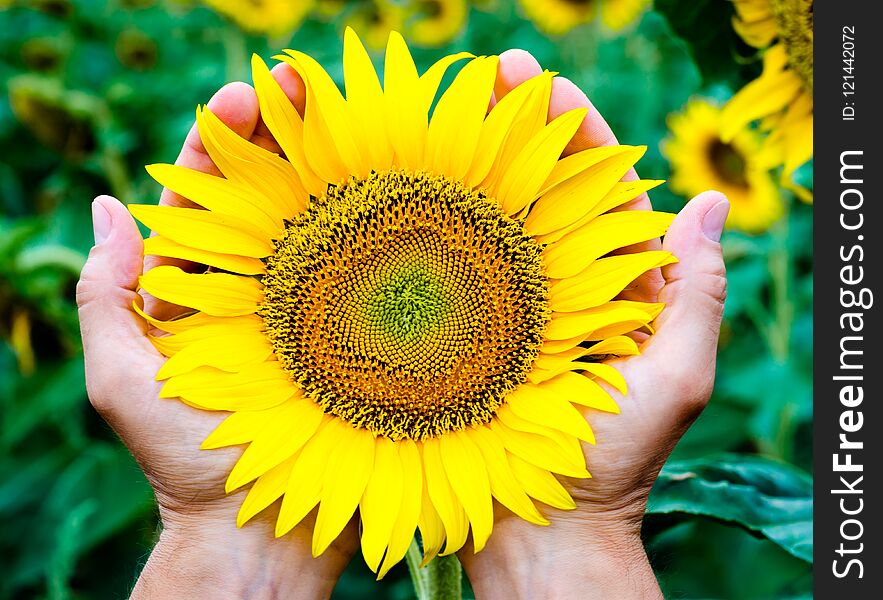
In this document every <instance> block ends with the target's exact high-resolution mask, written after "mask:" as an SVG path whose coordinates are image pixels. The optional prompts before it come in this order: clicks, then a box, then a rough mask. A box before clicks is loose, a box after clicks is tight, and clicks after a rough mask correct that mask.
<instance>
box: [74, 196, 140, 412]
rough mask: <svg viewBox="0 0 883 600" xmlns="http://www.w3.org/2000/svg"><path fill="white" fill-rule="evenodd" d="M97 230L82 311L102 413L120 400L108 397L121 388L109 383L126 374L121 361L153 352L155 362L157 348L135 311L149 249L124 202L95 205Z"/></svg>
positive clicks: (81, 292)
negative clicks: (145, 251)
mask: <svg viewBox="0 0 883 600" xmlns="http://www.w3.org/2000/svg"><path fill="white" fill-rule="evenodd" d="M92 226H93V230H94V233H95V246H94V247H93V248H92V250H91V251H90V252H89V258H88V260H87V261H86V264H85V266H84V267H83V270H82V272H81V273H80V281H79V282H78V283H77V306H78V307H79V318H80V334H81V335H82V338H83V351H84V353H85V359H86V381H87V385H88V387H89V388H90V389H89V397H90V399H92V401H93V403H95V405H96V407H97V408H99V409H100V408H101V407H100V406H99V403H104V400H105V398H107V397H108V396H112V395H114V394H111V393H108V392H109V391H110V390H109V388H112V387H115V384H114V382H112V381H108V378H109V376H110V375H111V374H112V373H114V372H120V371H122V370H123V369H120V368H119V366H120V364H121V361H128V360H129V358H131V356H130V355H132V353H133V352H134V353H138V352H139V351H141V350H147V349H148V348H149V350H148V354H147V356H149V355H150V354H151V353H152V352H151V351H152V347H151V346H150V342H149V341H148V340H147V338H146V336H145V332H146V324H145V323H144V322H143V320H142V319H140V318H138V316H137V315H136V314H135V312H134V311H133V310H132V303H133V302H134V301H135V299H136V298H137V293H136V291H135V290H136V287H137V284H138V276H139V275H140V274H141V268H142V260H143V249H144V244H143V241H142V240H141V233H140V231H139V230H138V226H137V225H136V224H135V221H134V220H133V219H132V217H131V215H130V214H129V211H128V210H126V208H125V207H124V206H123V205H122V204H121V203H120V201H119V200H117V199H116V198H112V197H110V196H99V197H97V198H96V199H95V200H94V201H93V202H92ZM123 364H125V362H124V363H123ZM111 379H112V378H111ZM117 383H121V382H117ZM107 384H110V385H107Z"/></svg>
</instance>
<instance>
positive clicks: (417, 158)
mask: <svg viewBox="0 0 883 600" xmlns="http://www.w3.org/2000/svg"><path fill="white" fill-rule="evenodd" d="M419 79H420V77H419V76H418V75H417V67H416V66H415V65H414V59H412V58H411V53H410V52H409V51H408V46H407V44H406V43H405V40H404V38H403V37H402V36H401V34H400V33H399V32H397V31H392V32H390V34H389V43H388V44H387V47H386V62H385V64H384V69H383V91H384V100H385V103H386V115H385V116H386V128H387V135H388V136H389V139H390V141H391V143H392V146H393V148H394V149H395V155H396V160H397V162H398V165H399V166H401V167H404V168H406V169H408V170H412V171H413V170H417V169H419V168H420V167H421V166H422V164H423V150H424V145H425V144H426V131H427V128H428V124H429V119H428V114H429V104H428V103H426V104H424V102H423V101H422V99H418V98H415V97H414V90H415V89H416V88H417V87H418V85H419Z"/></svg>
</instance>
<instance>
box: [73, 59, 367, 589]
mask: <svg viewBox="0 0 883 600" xmlns="http://www.w3.org/2000/svg"><path fill="white" fill-rule="evenodd" d="M274 76H275V77H276V79H277V81H279V83H280V85H281V86H282V88H283V89H284V90H285V91H286V93H287V94H288V96H289V98H290V99H291V100H292V102H293V103H294V104H295V106H298V107H299V108H300V110H303V84H302V83H301V81H300V79H299V78H298V77H297V75H295V73H294V71H293V70H292V69H291V68H290V67H288V66H287V65H280V66H278V67H277V68H276V69H274ZM208 106H209V108H210V109H211V110H212V111H213V112H214V114H215V115H217V116H218V117H219V118H220V119H222V120H223V121H224V122H225V123H226V124H227V125H228V126H229V127H231V128H232V129H233V130H234V131H236V132H237V133H238V134H239V135H241V136H242V137H244V138H246V139H250V140H251V141H252V142H253V143H256V144H258V145H261V146H263V147H264V148H267V149H269V150H273V151H276V152H280V153H281V151H280V150H279V149H278V146H276V145H275V142H274V141H273V140H272V137H271V136H270V134H269V132H268V131H267V129H266V127H265V126H264V125H263V123H262V122H261V120H260V117H259V114H258V101H257V97H256V96H255V92H254V90H253V89H252V88H251V87H250V86H248V85H246V84H243V83H235V84H230V85H227V86H225V87H224V88H222V89H221V90H220V91H219V92H218V93H217V94H216V95H215V96H214V97H213V98H212V100H211V101H210V102H209V104H208ZM177 164H179V165H183V166H186V167H189V168H191V169H196V170H200V171H204V172H207V173H214V174H219V173H218V171H217V168H216V167H215V165H214V164H213V163H212V162H211V160H210V158H209V157H208V155H207V154H206V151H205V148H204V147H203V145H202V143H201V141H200V139H199V133H198V131H197V129H196V127H195V126H194V127H193V129H192V130H191V131H190V133H189V135H188V136H187V139H186V141H185V142H184V147H183V149H182V150H181V154H180V156H179V157H178V160H177ZM160 204H166V205H178V206H185V205H189V203H188V202H187V201H186V200H185V199H183V198H181V197H180V196H178V195H176V194H174V193H172V192H171V191H169V190H165V191H163V194H162V197H161V199H160ZM92 214H93V223H94V228H95V247H94V248H93V249H92V251H91V252H90V254H89V260H88V261H87V263H86V266H85V267H84V268H83V272H82V275H81V278H80V282H79V284H78V286H77V303H78V305H79V315H80V325H81V331H82V336H83V347H84V351H85V360H86V386H87V390H88V393H89V398H90V400H91V402H92V404H93V406H94V407H95V408H96V409H97V410H98V412H99V413H100V414H101V416H102V417H103V418H104V419H105V420H106V421H107V422H108V424H110V426H111V427H112V428H113V429H114V431H115V432H116V433H117V435H119V437H120V439H121V440H122V441H123V443H124V444H125V445H126V446H127V447H128V449H129V451H130V452H131V453H132V455H133V456H134V457H135V459H136V460H137V461H138V463H139V465H140V466H141V468H142V469H143V470H144V473H145V475H146V476H147V479H148V481H149V482H150V485H151V486H152V487H153V490H154V492H155V494H156V499H157V503H158V505H159V513H160V518H161V519H162V522H163V527H164V530H163V532H162V534H161V536H160V540H159V542H158V544H157V546H156V548H155V549H154V551H153V553H152V555H151V557H150V559H149V561H148V563H147V565H146V566H145V568H144V571H143V573H142V576H141V578H140V579H139V581H138V584H137V585H136V587H135V590H134V592H133V595H132V597H133V598H243V597H246V596H247V597H249V598H274V597H279V598H321V597H328V596H329V595H330V593H331V590H332V588H333V586H334V583H335V582H336V580H337V579H338V577H339V576H340V573H341V572H342V571H343V569H344V568H345V566H346V564H347V563H348V562H349V559H350V557H351V556H352V554H353V553H354V551H355V549H356V547H357V539H356V532H355V527H354V524H351V525H350V527H349V528H348V530H346V531H345V532H344V534H342V535H341V536H340V537H339V538H338V539H337V541H336V542H335V543H334V544H333V545H332V547H331V548H329V550H328V551H326V552H325V553H324V554H323V555H322V556H321V557H319V558H317V559H313V558H311V552H310V545H311V535H312V519H310V518H308V519H307V520H306V521H305V522H304V523H302V524H301V525H300V526H298V527H296V528H295V529H294V530H292V531H291V532H290V533H289V534H287V535H286V536H285V537H284V538H283V539H281V540H278V541H276V540H274V535H273V530H274V524H273V520H272V519H270V518H264V517H261V516H258V517H257V518H256V519H255V520H254V522H253V523H254V524H253V525H250V526H249V527H248V528H246V529H243V530H237V529H236V525H235V523H236V514H237V512H238V510H239V507H240V505H241V504H242V499H243V496H244V494H245V491H239V492H236V493H233V494H230V495H227V494H225V492H224V481H225V479H226V477H227V475H228V474H229V472H230V470H231V468H232V467H233V465H234V463H235V462H236V460H237V459H238V458H239V455H240V454H241V450H239V449H236V448H226V449H219V450H215V451H213V452H203V451H200V449H199V445H200V442H201V441H202V440H203V439H205V437H206V436H207V435H208V434H209V433H210V432H211V431H212V430H213V429H214V428H215V427H216V426H217V425H218V424H219V423H220V422H221V421H222V420H223V418H224V416H225V414H224V413H212V412H206V411H201V410H196V409H194V408H191V407H189V406H186V405H185V404H183V403H181V402H179V401H178V400H167V399H159V397H158V393H159V390H160V387H161V385H162V384H161V383H160V382H157V381H155V376H156V373H157V371H158V370H159V368H160V367H161V366H162V364H163V362H164V361H165V358H164V357H163V356H162V355H161V354H160V353H159V352H158V351H157V350H156V349H155V348H154V347H153V345H152V344H151V342H150V340H149V339H148V334H150V333H156V332H152V331H150V329H151V328H150V327H149V325H148V324H146V323H145V321H144V320H143V319H142V318H141V317H140V316H139V315H138V314H136V312H135V311H134V310H133V308H132V304H133V302H136V301H137V302H139V303H140V302H142V297H141V296H140V295H139V294H138V293H137V292H136V289H137V282H138V277H139V275H141V272H142V258H143V243H142V240H141V234H140V232H139V230H138V227H137V226H136V225H135V222H134V220H133V219H132V217H131V216H130V215H129V213H128V211H127V210H126V208H125V207H124V206H123V205H122V204H120V203H119V202H118V201H117V200H115V199H113V198H110V197H107V196H102V197H99V198H97V199H96V200H95V201H94V203H93V205H92ZM161 261H164V262H166V263H168V262H170V261H169V259H158V258H157V257H150V256H149V257H147V261H146V264H145V265H144V266H145V268H147V269H149V268H151V267H153V266H156V265H157V264H161ZM175 264H177V265H178V266H181V267H182V268H185V269H187V270H193V269H194V268H196V267H195V265H189V264H186V263H183V262H181V261H175ZM143 301H144V303H145V304H146V306H147V308H148V312H149V313H150V314H152V315H154V316H160V317H161V318H164V319H168V318H171V317H174V316H175V315H177V314H180V310H181V309H180V308H179V307H175V306H172V305H168V304H162V303H159V302H157V301H156V300H155V299H153V298H149V297H147V298H144V299H143Z"/></svg>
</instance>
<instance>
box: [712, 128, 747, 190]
mask: <svg viewBox="0 0 883 600" xmlns="http://www.w3.org/2000/svg"><path fill="white" fill-rule="evenodd" d="M708 156H709V158H710V160H711V164H712V166H713V167H714V170H715V172H716V173H717V175H718V177H720V178H721V179H723V180H724V181H726V182H727V183H731V184H733V185H735V186H740V187H746V186H747V185H748V180H747V179H746V178H745V167H746V162H745V157H744V156H743V155H742V153H741V152H739V150H737V149H736V148H735V147H734V146H733V145H732V144H728V143H726V142H723V141H721V140H719V139H716V140H714V141H712V142H711V145H710V146H709V148H708Z"/></svg>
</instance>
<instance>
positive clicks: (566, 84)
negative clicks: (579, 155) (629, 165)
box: [549, 77, 618, 156]
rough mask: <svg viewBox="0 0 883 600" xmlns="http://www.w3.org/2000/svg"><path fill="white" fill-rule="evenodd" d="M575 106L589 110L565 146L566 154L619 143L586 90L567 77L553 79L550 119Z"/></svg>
mask: <svg viewBox="0 0 883 600" xmlns="http://www.w3.org/2000/svg"><path fill="white" fill-rule="evenodd" d="M575 108H585V109H587V110H588V112H587V113H586V116H585V118H584V119H583V122H582V123H581V124H580V126H579V129H577V130H576V133H575V134H574V135H573V138H572V139H571V140H570V143H568V144H567V146H566V147H565V148H564V155H565V156H567V155H570V154H574V153H576V152H580V151H581V150H587V149H588V148H597V147H599V146H612V145H614V144H617V143H618V142H617V141H616V136H615V135H614V134H613V130H612V129H610V125H608V124H607V121H605V120H604V117H602V116H601V113H600V112H599V111H598V109H597V108H595V105H594V104H592V102H591V101H590V100H589V97H588V96H586V94H585V92H583V91H582V90H581V89H579V87H578V86H577V85H576V84H575V83H573V82H572V81H571V80H569V79H567V78H566V77H556V78H555V79H553V80H552V96H551V98H550V99H549V120H550V121H551V120H552V119H555V118H557V117H559V116H561V115H563V114H564V113H566V112H568V111H570V110H573V109H575Z"/></svg>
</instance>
